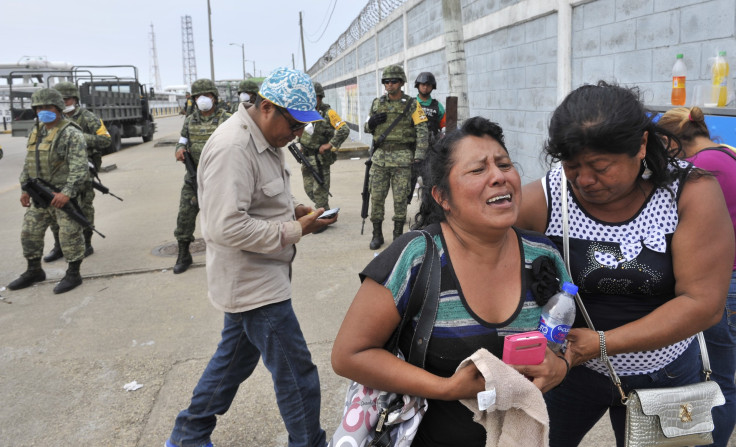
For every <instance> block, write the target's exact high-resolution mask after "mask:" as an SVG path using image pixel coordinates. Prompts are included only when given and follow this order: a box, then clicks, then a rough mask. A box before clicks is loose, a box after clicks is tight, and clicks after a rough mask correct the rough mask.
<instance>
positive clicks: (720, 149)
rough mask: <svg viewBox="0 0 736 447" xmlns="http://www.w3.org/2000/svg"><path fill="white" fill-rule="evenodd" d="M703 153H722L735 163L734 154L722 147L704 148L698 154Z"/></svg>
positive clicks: (735, 156) (735, 157)
mask: <svg viewBox="0 0 736 447" xmlns="http://www.w3.org/2000/svg"><path fill="white" fill-rule="evenodd" d="M703 151H718V152H723V153H724V154H726V155H728V156H729V157H731V158H733V159H734V160H735V161H736V154H735V153H734V152H733V151H732V150H729V149H726V148H725V147H723V146H717V147H706V148H705V149H702V150H701V151H700V152H703Z"/></svg>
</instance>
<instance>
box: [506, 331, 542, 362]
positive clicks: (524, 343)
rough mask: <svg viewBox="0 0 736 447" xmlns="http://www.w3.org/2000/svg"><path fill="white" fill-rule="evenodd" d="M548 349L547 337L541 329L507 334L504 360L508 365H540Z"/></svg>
mask: <svg viewBox="0 0 736 447" xmlns="http://www.w3.org/2000/svg"><path fill="white" fill-rule="evenodd" d="M546 350H547V339H546V338H544V335H542V333H541V332H539V331H531V332H524V333H521V334H514V335H507V336H506V337H505V340H504V343H503V358H502V360H503V362H504V363H506V364H508V365H539V364H540V363H542V362H543V361H544V352H545V351H546Z"/></svg>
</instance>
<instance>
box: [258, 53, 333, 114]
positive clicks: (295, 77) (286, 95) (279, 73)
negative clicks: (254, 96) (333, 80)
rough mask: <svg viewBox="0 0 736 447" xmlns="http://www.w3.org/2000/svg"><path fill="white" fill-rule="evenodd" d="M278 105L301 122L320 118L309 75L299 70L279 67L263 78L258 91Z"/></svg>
mask: <svg viewBox="0 0 736 447" xmlns="http://www.w3.org/2000/svg"><path fill="white" fill-rule="evenodd" d="M258 94H259V95H261V96H262V97H263V98H264V99H267V100H269V101H271V102H272V103H274V104H275V105H277V106H279V107H283V108H284V109H286V110H288V111H289V114H291V116H292V117H293V118H294V119H295V120H297V121H299V122H302V123H311V122H312V121H320V120H322V115H320V114H319V112H317V111H316V110H315V107H317V94H316V93H315V92H314V85H313V84H312V80H311V79H310V78H309V75H307V74H306V73H304V72H303V71H299V70H292V69H291V68H286V67H279V68H277V69H275V70H274V71H272V72H271V74H269V75H268V76H267V77H266V79H264V80H263V83H262V84H261V88H260V90H259V92H258Z"/></svg>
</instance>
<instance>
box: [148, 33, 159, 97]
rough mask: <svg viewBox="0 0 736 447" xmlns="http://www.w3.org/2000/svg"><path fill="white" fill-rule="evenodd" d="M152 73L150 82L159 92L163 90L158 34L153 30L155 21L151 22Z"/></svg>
mask: <svg viewBox="0 0 736 447" xmlns="http://www.w3.org/2000/svg"><path fill="white" fill-rule="evenodd" d="M150 35H151V73H150V77H151V79H150V82H151V83H152V84H153V86H154V87H155V89H156V91H157V92H160V91H161V74H160V73H159V71H158V52H156V34H155V33H154V32H153V23H151V34H150Z"/></svg>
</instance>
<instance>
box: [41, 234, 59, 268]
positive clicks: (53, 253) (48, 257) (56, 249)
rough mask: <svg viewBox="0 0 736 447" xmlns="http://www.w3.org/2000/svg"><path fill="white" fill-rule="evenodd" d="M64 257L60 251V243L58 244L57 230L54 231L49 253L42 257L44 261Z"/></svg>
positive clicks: (52, 260)
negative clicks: (52, 244) (52, 245)
mask: <svg viewBox="0 0 736 447" xmlns="http://www.w3.org/2000/svg"><path fill="white" fill-rule="evenodd" d="M63 257H64V253H62V252H61V244H59V232H58V231H56V232H54V248H52V249H51V251H50V252H49V254H47V255H46V256H44V257H43V261H44V262H54V261H56V260H57V259H61V258H63Z"/></svg>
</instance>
